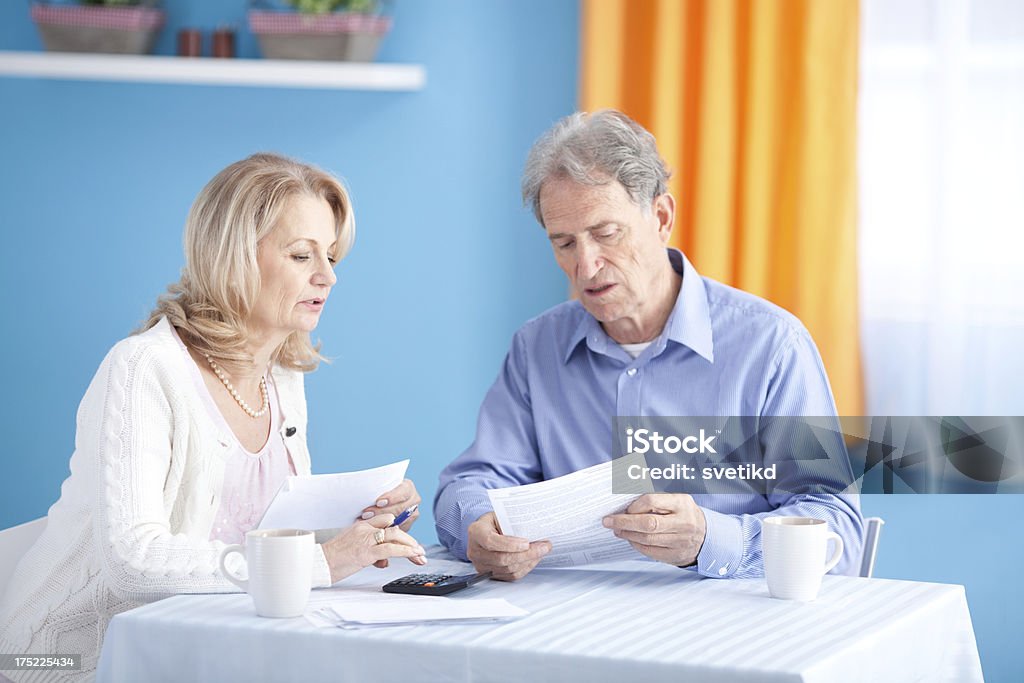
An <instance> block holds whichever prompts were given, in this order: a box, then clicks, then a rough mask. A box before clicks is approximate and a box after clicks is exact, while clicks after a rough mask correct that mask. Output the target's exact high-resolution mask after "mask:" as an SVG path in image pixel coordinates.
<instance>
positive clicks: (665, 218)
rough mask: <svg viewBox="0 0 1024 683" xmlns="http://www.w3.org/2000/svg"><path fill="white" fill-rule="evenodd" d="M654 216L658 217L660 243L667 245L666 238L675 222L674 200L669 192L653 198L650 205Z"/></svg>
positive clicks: (670, 233)
mask: <svg viewBox="0 0 1024 683" xmlns="http://www.w3.org/2000/svg"><path fill="white" fill-rule="evenodd" d="M651 209H652V211H653V212H654V217H655V218H657V219H658V237H659V238H661V243H662V244H664V245H665V246H668V238H669V237H670V236H671V235H672V227H673V226H674V225H675V223H676V200H675V197H673V196H672V194H671V193H669V192H664V193H662V194H660V195H658V196H657V197H655V198H654V202H653V204H652V205H651Z"/></svg>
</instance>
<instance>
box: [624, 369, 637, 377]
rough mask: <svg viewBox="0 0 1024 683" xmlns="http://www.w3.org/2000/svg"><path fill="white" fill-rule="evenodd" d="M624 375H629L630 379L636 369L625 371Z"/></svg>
mask: <svg viewBox="0 0 1024 683" xmlns="http://www.w3.org/2000/svg"><path fill="white" fill-rule="evenodd" d="M626 374H627V375H629V376H630V377H632V376H634V375H635V374H636V368H630V369H629V370H626Z"/></svg>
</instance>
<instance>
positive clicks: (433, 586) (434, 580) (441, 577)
mask: <svg viewBox="0 0 1024 683" xmlns="http://www.w3.org/2000/svg"><path fill="white" fill-rule="evenodd" d="M490 577H491V573H490V572H484V573H483V574H462V575H461V576H458V575H455V574H409V575H408V576H403V577H402V578H400V579H395V580H394V581H392V582H391V583H386V584H384V588H383V591H384V592H385V593H410V594H412V595H448V594H449V593H454V592H455V591H459V590H462V589H463V588H469V587H470V586H472V585H473V584H474V583H477V582H478V581H483V580H484V579H489V578H490Z"/></svg>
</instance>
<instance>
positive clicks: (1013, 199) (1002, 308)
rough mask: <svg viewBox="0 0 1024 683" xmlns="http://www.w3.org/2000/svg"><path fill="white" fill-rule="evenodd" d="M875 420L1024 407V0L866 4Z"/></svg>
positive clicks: (871, 409) (863, 122) (865, 227)
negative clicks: (878, 417) (876, 416)
mask: <svg viewBox="0 0 1024 683" xmlns="http://www.w3.org/2000/svg"><path fill="white" fill-rule="evenodd" d="M862 15H863V17H862V37H861V50H862V52H861V54H862V64H861V67H862V68H861V94H860V95H861V96H860V107H861V112H860V130H859V145H860V171H859V173H860V192H861V200H860V201H861V204H860V235H861V238H860V275H861V302H862V303H861V306H862V310H861V314H862V321H863V325H862V342H863V349H864V361H865V363H864V365H865V376H866V384H867V403H868V405H867V409H868V413H869V414H873V415H1024V2H1022V1H1021V0H862Z"/></svg>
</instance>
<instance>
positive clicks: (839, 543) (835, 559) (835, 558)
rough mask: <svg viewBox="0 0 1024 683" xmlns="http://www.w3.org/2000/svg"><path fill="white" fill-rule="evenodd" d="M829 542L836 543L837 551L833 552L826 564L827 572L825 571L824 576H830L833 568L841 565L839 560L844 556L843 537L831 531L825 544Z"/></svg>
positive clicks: (826, 537)
mask: <svg viewBox="0 0 1024 683" xmlns="http://www.w3.org/2000/svg"><path fill="white" fill-rule="evenodd" d="M829 541H835V543H836V549H835V550H834V551H833V552H832V557H830V558H828V562H826V563H825V571H823V572H822V574H828V573H829V572H830V571H832V568H833V567H835V566H836V565H837V564H839V560H840V558H842V556H843V539H842V537H841V536H840V535H839V534H837V533H836V532H834V531H830V532H828V534H827V535H826V536H825V543H826V544H828V542H829Z"/></svg>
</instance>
